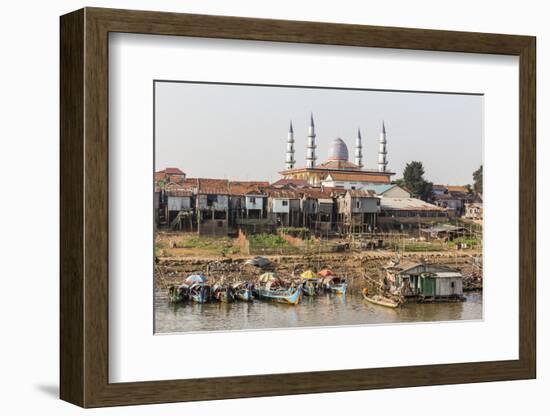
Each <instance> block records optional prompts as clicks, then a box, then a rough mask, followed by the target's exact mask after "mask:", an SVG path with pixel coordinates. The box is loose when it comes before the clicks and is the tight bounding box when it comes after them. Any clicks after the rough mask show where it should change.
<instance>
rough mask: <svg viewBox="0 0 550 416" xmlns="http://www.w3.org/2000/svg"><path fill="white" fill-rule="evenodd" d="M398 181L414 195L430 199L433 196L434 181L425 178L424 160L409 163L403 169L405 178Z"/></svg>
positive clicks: (426, 199)
mask: <svg viewBox="0 0 550 416" xmlns="http://www.w3.org/2000/svg"><path fill="white" fill-rule="evenodd" d="M398 181H401V182H402V183H403V184H404V185H405V187H406V188H407V189H408V190H409V191H411V192H412V193H413V194H414V195H418V196H419V197H420V199H423V200H424V201H428V200H430V199H431V198H432V194H433V183H432V182H428V181H427V180H425V179H424V166H422V162H417V161H412V162H410V163H407V165H406V166H405V170H404V171H403V179H402V180H398ZM398 181H396V182H398Z"/></svg>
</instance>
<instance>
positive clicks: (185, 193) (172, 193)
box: [166, 188, 193, 197]
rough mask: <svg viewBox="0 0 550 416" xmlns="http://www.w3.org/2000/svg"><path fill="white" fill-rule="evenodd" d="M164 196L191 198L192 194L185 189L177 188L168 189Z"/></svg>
mask: <svg viewBox="0 0 550 416" xmlns="http://www.w3.org/2000/svg"><path fill="white" fill-rule="evenodd" d="M166 194H167V195H168V196H177V197H183V196H187V197H191V196H193V192H192V191H190V190H187V189H183V188H179V189H177V188H176V189H170V190H169V191H166Z"/></svg>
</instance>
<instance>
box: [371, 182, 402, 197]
mask: <svg viewBox="0 0 550 416" xmlns="http://www.w3.org/2000/svg"><path fill="white" fill-rule="evenodd" d="M368 189H369V190H370V191H373V192H374V193H375V194H376V195H377V196H380V197H385V198H410V197H411V193H410V192H409V191H407V190H406V189H405V188H403V187H401V186H399V185H394V184H372V185H369V186H368Z"/></svg>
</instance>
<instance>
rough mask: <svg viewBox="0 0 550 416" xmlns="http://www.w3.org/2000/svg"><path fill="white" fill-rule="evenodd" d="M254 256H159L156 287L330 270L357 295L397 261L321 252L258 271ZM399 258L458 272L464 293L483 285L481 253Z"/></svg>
mask: <svg viewBox="0 0 550 416" xmlns="http://www.w3.org/2000/svg"><path fill="white" fill-rule="evenodd" d="M252 257H253V256H243V255H239V256H231V257H224V256H211V257H209V258H205V257H200V258H198V257H182V258H176V257H158V258H157V264H156V273H155V286H156V288H157V289H159V290H166V289H167V288H169V287H170V286H172V285H179V284H181V283H182V282H183V280H184V279H185V278H186V277H187V276H188V275H190V274H193V273H202V274H205V275H207V276H208V277H209V279H211V281H212V282H218V281H221V280H223V281H224V282H226V283H234V282H237V281H242V280H249V281H256V279H257V278H258V277H259V276H260V275H261V274H262V273H264V272H265V271H270V272H273V273H275V274H277V275H278V276H280V277H282V278H289V279H290V278H293V277H296V278H297V277H299V275H300V274H301V273H302V272H303V271H305V270H309V269H311V270H313V271H319V270H321V269H325V268H327V269H331V270H332V271H333V272H334V273H335V274H336V275H338V276H342V277H345V278H346V279H347V280H348V284H349V287H348V291H349V293H352V294H353V293H360V291H361V290H362V288H363V287H370V289H371V290H374V289H375V286H376V282H377V281H379V280H380V279H381V276H382V275H381V272H380V270H381V268H382V267H384V266H385V265H387V264H388V263H389V262H390V261H391V260H393V259H395V258H396V255H395V253H394V252H391V251H384V250H375V251H364V252H358V253H355V252H345V253H323V254H317V255H284V256H281V255H272V256H266V258H267V259H268V260H269V264H268V265H267V266H266V267H264V268H259V267H256V266H252V265H249V264H246V261H247V260H249V259H251V258H252ZM402 259H406V260H408V261H426V262H429V263H432V264H438V265H446V266H450V267H453V268H456V269H458V270H459V271H460V272H461V273H462V274H463V276H464V290H465V291H468V290H480V289H482V286H483V279H482V276H481V270H480V265H479V264H478V262H479V259H480V253H479V252H478V251H475V250H464V251H462V250H461V251H455V252H423V253H405V254H403V255H402Z"/></svg>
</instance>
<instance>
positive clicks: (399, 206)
mask: <svg viewBox="0 0 550 416" xmlns="http://www.w3.org/2000/svg"><path fill="white" fill-rule="evenodd" d="M380 207H381V209H382V210H387V211H439V212H441V211H446V210H445V209H443V208H440V207H438V206H436V205H433V204H430V203H428V202H425V201H422V200H421V199H417V198H386V197H382V198H381V199H380Z"/></svg>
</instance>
